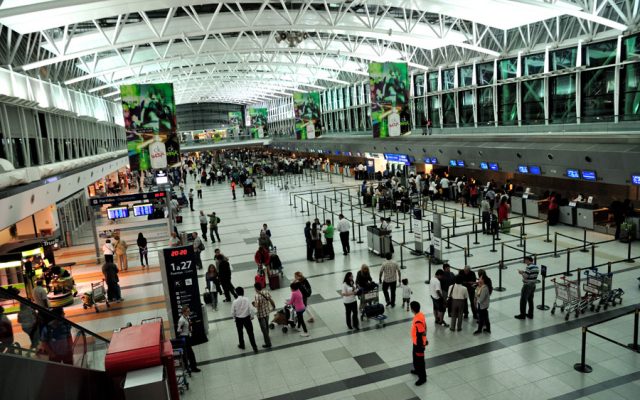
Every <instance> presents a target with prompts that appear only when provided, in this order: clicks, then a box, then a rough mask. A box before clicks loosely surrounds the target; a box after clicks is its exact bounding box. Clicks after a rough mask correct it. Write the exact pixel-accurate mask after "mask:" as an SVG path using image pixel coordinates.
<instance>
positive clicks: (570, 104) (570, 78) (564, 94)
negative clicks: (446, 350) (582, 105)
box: [549, 74, 576, 124]
mask: <svg viewBox="0 0 640 400" xmlns="http://www.w3.org/2000/svg"><path fill="white" fill-rule="evenodd" d="M549 92H550V96H549V118H550V120H551V121H550V122H551V123H552V124H574V123H575V122H576V76H575V75H574V74H571V75H560V76H553V77H551V78H549Z"/></svg>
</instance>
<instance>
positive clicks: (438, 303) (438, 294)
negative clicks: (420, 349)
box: [429, 269, 449, 327]
mask: <svg viewBox="0 0 640 400" xmlns="http://www.w3.org/2000/svg"><path fill="white" fill-rule="evenodd" d="M443 277H444V271H443V270H441V269H439V270H437V271H436V276H435V277H434V278H431V283H429V292H430V294H431V300H433V316H434V317H435V318H436V325H442V326H444V327H448V326H449V324H447V323H446V322H444V311H445V298H444V293H443V292H442V284H441V282H440V281H441V280H442V279H443Z"/></svg>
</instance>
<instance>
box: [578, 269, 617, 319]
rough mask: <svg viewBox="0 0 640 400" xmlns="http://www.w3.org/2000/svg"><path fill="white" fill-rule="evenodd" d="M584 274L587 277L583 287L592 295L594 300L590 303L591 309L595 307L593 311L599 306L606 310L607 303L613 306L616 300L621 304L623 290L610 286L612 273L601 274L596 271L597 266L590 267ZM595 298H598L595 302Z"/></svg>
mask: <svg viewBox="0 0 640 400" xmlns="http://www.w3.org/2000/svg"><path fill="white" fill-rule="evenodd" d="M584 274H585V276H586V277H587V283H585V285H584V289H585V291H586V292H588V293H590V294H591V295H592V296H593V297H594V301H593V303H592V304H591V311H593V310H594V309H595V311H596V312H598V311H600V308H601V307H602V308H604V309H605V310H606V309H607V308H609V305H612V306H615V305H616V302H618V304H622V295H624V290H622V289H619V288H618V289H613V288H612V285H613V274H612V273H606V274H603V273H600V272H598V269H597V268H591V269H588V270H586V271H584ZM596 300H599V301H598V303H597V304H596Z"/></svg>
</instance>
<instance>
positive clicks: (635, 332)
mask: <svg viewBox="0 0 640 400" xmlns="http://www.w3.org/2000/svg"><path fill="white" fill-rule="evenodd" d="M639 320H640V307H636V312H635V313H633V343H629V345H628V346H627V347H629V348H630V349H631V350H633V351H635V352H636V353H640V347H638V322H639Z"/></svg>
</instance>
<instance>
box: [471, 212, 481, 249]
mask: <svg viewBox="0 0 640 400" xmlns="http://www.w3.org/2000/svg"><path fill="white" fill-rule="evenodd" d="M471 217H472V218H473V221H472V224H473V244H480V242H478V225H476V216H475V215H472V216H471Z"/></svg>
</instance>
